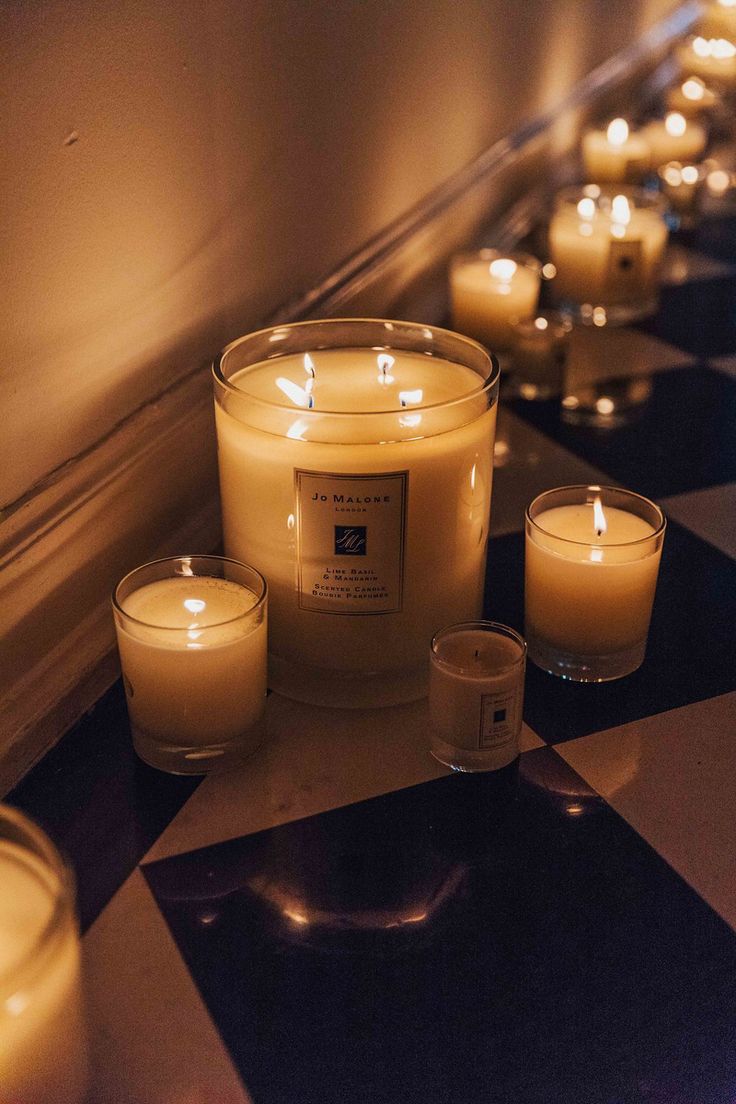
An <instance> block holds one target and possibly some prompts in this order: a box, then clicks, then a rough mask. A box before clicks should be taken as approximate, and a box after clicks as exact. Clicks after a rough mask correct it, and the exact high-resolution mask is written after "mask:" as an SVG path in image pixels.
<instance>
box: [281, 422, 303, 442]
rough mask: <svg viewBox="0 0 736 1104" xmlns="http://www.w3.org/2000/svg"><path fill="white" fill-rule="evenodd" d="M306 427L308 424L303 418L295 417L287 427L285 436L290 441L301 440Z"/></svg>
mask: <svg viewBox="0 0 736 1104" xmlns="http://www.w3.org/2000/svg"><path fill="white" fill-rule="evenodd" d="M308 428H309V426H308V424H307V422H306V421H305V420H304V418H297V420H296V421H295V422H292V423H291V425H290V426H289V428H288V429H287V431H286V436H287V437H288V438H289V439H290V440H291V441H303V440H304V434H305V433H306V432H307V429H308Z"/></svg>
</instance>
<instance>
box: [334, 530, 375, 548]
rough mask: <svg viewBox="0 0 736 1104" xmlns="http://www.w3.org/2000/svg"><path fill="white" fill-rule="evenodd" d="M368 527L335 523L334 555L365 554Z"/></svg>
mask: <svg viewBox="0 0 736 1104" xmlns="http://www.w3.org/2000/svg"><path fill="white" fill-rule="evenodd" d="M367 534H368V527H367V526H366V525H336V526H335V555H336V556H365V554H366V548H367Z"/></svg>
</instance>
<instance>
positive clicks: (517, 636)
mask: <svg viewBox="0 0 736 1104" xmlns="http://www.w3.org/2000/svg"><path fill="white" fill-rule="evenodd" d="M471 629H478V630H481V631H483V632H488V633H495V634H496V635H497V636H505V637H507V638H508V639H510V640H513V641H514V643H515V644H518V645H519V654H518V655H517V656H516V658H515V659H512V660H510V661H509V662H508V663H504V664H502V665H501V666H499V667H498V668H497V669H496V670H495V671H494V674H503V673H504V672H505V671H513V670H514V668H516V667H519V666H521V664H523V663H524V662H525V660H526V654H527V643H526V640H525V639H524V637H523V636H522V635H521V633H520V632H517V630H516V629H514V628H512V627H511V625H505V624H504V623H503V622H502V621H488V620H485V619H484V618H476V619H475V620H473V621H457V622H455V623H454V624H452V625H445V626H444V627H443V628H441V629H438V630H437V632H436V633H435V634H434V636H433V637H432V641H431V643H430V651H431V653H432V655H433V657H434V658H435V659H436V660H437V662H438V663H440V664H442V666H444V667H446V668H448V670H452V671H460V672H463V673H465V672H468V673H469V674H472V673H473V668H472V667H465V666H463V664H462V663H450V662H449V661H448V660H446V659H444V658H443V657H442V656H441V655H440V654H439V652H438V651H437V646H438V644H439V642H440V640H441V639H443V638H444V637H446V636H449V635H450V634H451V633H457V632H463V631H469V630H471ZM486 674H487V673H486Z"/></svg>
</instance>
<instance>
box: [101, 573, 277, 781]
mask: <svg viewBox="0 0 736 1104" xmlns="http://www.w3.org/2000/svg"><path fill="white" fill-rule="evenodd" d="M113 611H114V615H115V628H116V630H117V638H118V649H119V652H120V662H121V666H122V672H123V684H124V686H125V695H126V698H127V702H128V713H129V715H130V722H131V729H132V734H133V744H134V747H135V750H136V751H137V753H138V755H140V757H141V759H143V760H144V761H145V762H146V763H148V764H149V765H150V766H153V767H157V768H158V769H159V770H165V771H168V772H169V773H172V774H204V773H206V772H207V771H209V770H211V769H212V768H213V767H215V766H217V765H218V764H220V763H222V762H224V761H226V760H228V759H232V758H243V757H244V756H247V755H249V754H250V753H251V752H252V751H254V750H255V749H256V748H257V747H258V745H259V744H260V743H261V742H262V740H263V738H264V735H265V732H264V718H263V713H264V707H265V702H266V655H267V643H266V631H267V629H266V625H267V590H266V581H265V579H264V578H263V576H262V575H261V574H260V573H259V572H258V571H256V570H255V569H254V568H252V567H249V566H248V565H246V564H243V563H239V562H237V561H236V560H230V559H226V558H225V557H222V556H176V557H170V558H167V559H163V560H155V561H153V562H152V563H149V564H144V565H143V566H142V567H139V568H137V569H136V570H135V571H132V572H131V573H130V574H129V575H126V576H125V578H124V579H122V581H121V582H120V583H118V585H117V587H116V589H115V593H114V596H113Z"/></svg>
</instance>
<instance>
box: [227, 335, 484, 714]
mask: <svg viewBox="0 0 736 1104" xmlns="http://www.w3.org/2000/svg"><path fill="white" fill-rule="evenodd" d="M498 376H499V370H498V364H497V362H496V361H495V360H494V358H493V357H492V356H491V355H489V353H488V352H487V351H486V350H485V349H484V348H483V347H482V346H481V345H479V344H477V343H476V342H475V341H471V340H470V339H468V338H465V337H462V336H460V335H459V334H455V333H450V332H448V331H447V330H442V329H437V328H435V327H429V326H422V325H417V324H414V323H409V322H399V321H394V322H391V321H383V320H380V319H332V320H326V321H319V322H305V323H297V324H295V325H287V326H277V327H275V328H274V329H270V330H262V331H260V332H259V333H255V334H249V335H247V336H246V337H244V338H241V339H240V340H239V341H236V342H234V343H233V344H232V345H230V346H228V348H227V349H226V350H225V352H224V353H223V355H222V357H221V359H220V361H219V363H218V365H217V366H216V368H215V396H216V407H215V412H216V421H217V437H218V458H219V465H220V491H221V499H222V510H223V530H224V537H225V548H226V551H227V552H228V554H229V555H233V556H236V557H237V558H238V559H243V560H247V561H248V562H249V563H253V564H255V565H256V566H257V567H258V568H259V569H261V570H263V571H264V572H267V573H268V585H269V619H270V627H269V644H270V655H269V685H270V686H271V688H272V689H274V690H277V691H279V693H282V694H285V695H286V696H287V697H291V698H295V699H296V700H299V701H306V702H311V703H314V704H319V705H327V706H336V707H342V708H373V707H375V706H383V705H393V704H397V703H399V702H404V701H413V700H417V699H419V698H422V697H424V696H425V695H426V693H427V657H426V653H427V641H428V640H430V639H431V638H432V634H433V633H434V632H436V631H437V629H438V628H439V627H440V626H441V625H446V624H449V623H450V622H451V621H458V620H462V619H469V618H473V617H477V616H479V615H480V612H481V609H482V601H483V586H484V579H485V560H486V543H487V539H488V525H489V517H490V497H491V480H492V475H493V442H494V437H495V427H496V409H497V399H498Z"/></svg>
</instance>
